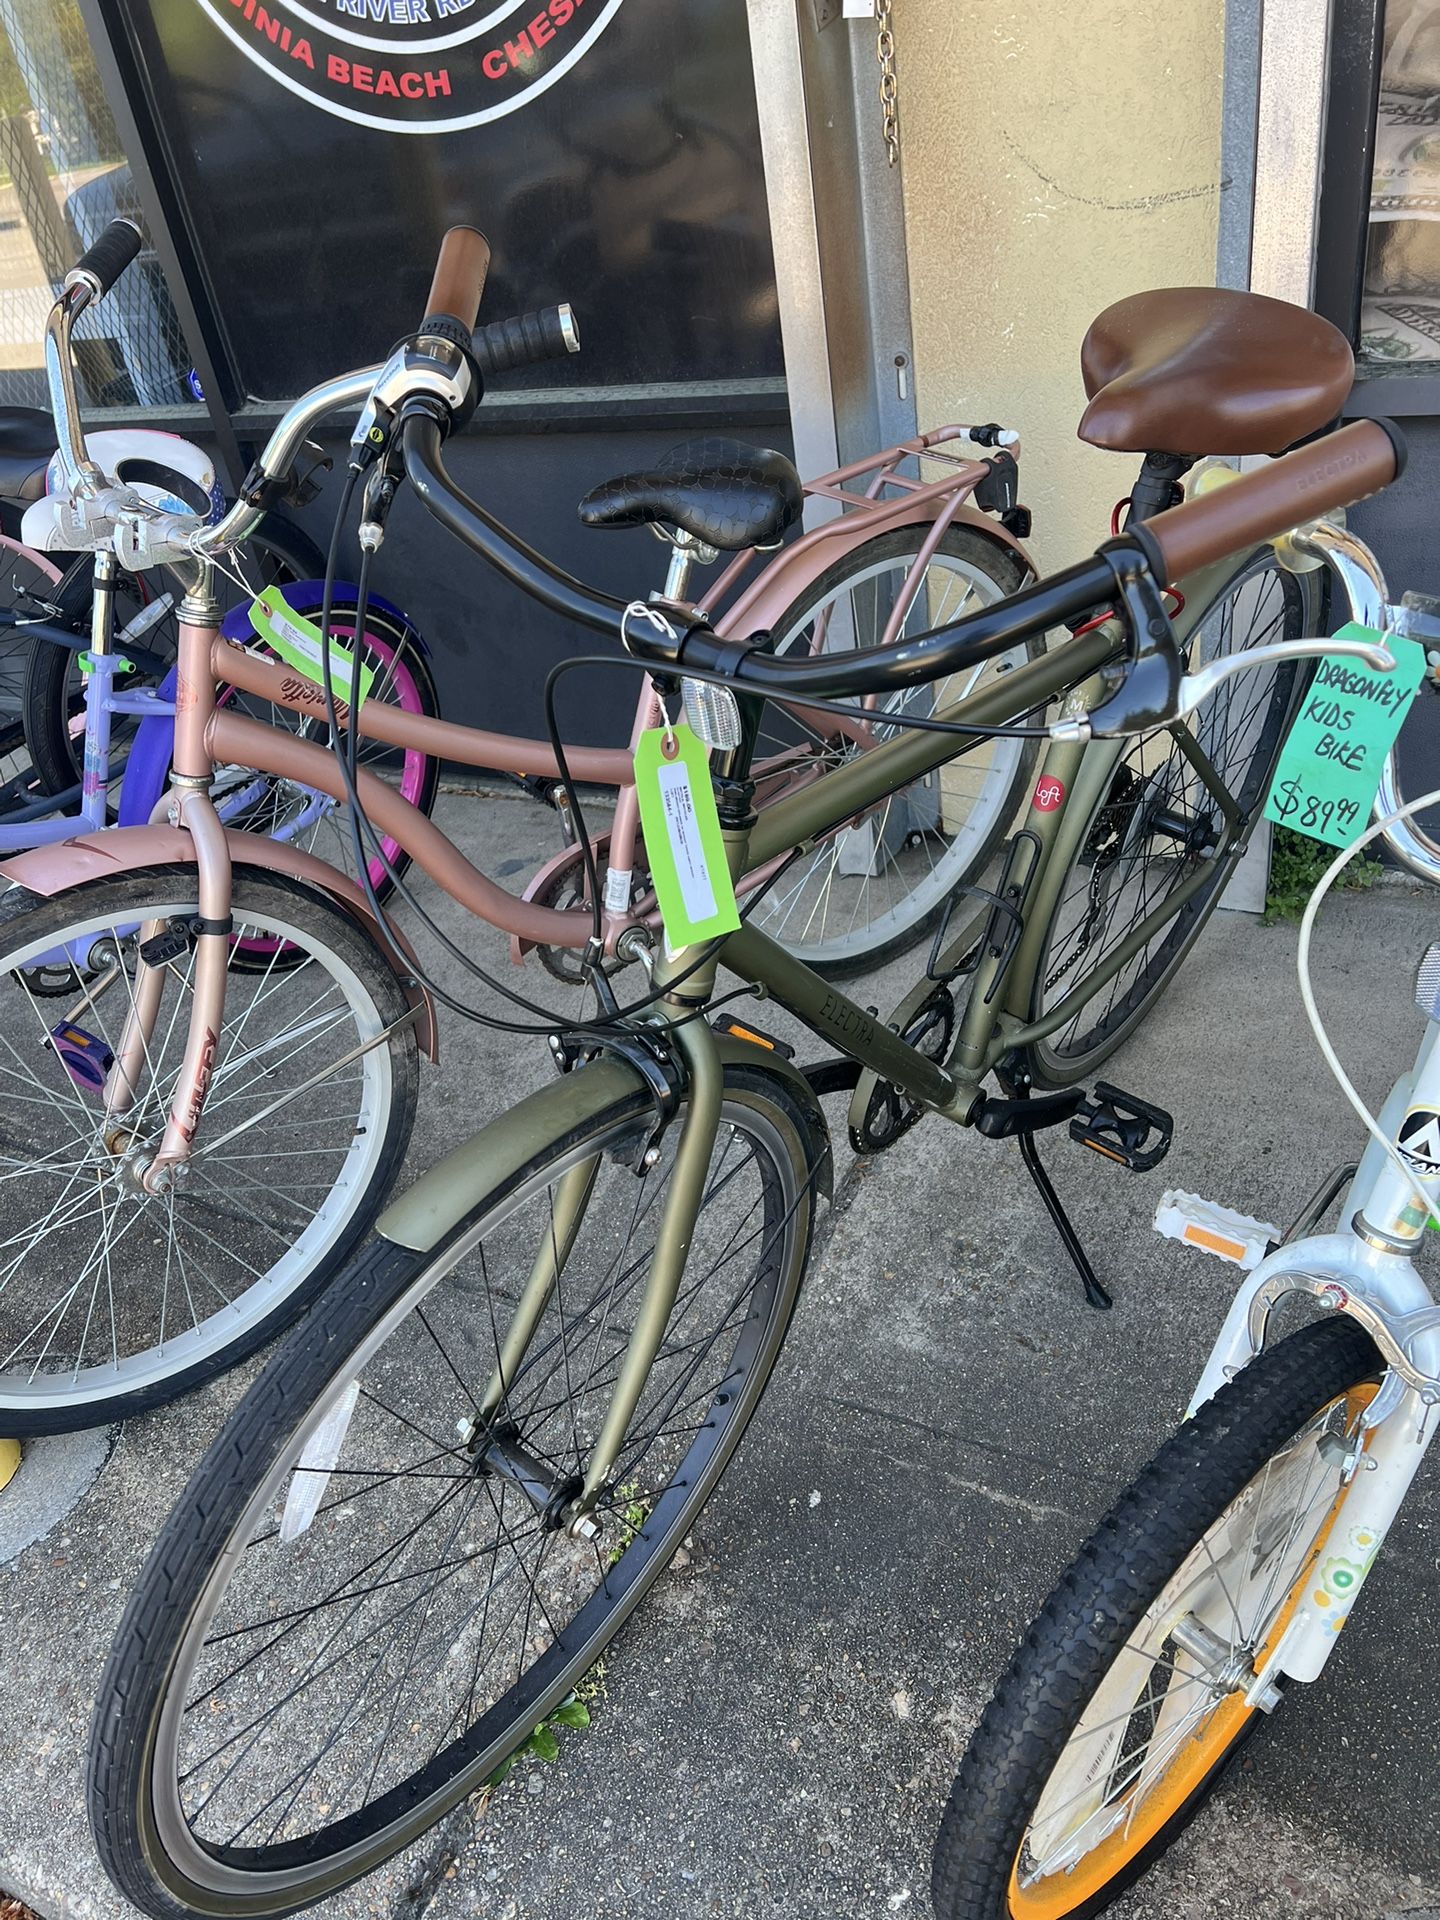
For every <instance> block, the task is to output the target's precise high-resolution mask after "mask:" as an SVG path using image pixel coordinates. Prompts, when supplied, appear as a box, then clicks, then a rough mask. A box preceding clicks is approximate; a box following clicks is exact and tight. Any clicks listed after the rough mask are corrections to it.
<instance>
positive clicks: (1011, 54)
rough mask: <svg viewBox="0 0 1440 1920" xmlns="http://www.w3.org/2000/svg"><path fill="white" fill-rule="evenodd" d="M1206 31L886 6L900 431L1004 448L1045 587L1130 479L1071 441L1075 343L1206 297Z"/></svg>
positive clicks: (1190, 11) (1029, 2)
mask: <svg viewBox="0 0 1440 1920" xmlns="http://www.w3.org/2000/svg"><path fill="white" fill-rule="evenodd" d="M1224 14H1225V8H1224V0H1183V4H1182V5H1180V6H1171V7H1157V8H1147V7H1140V6H1136V5H1134V4H1133V0H1067V3H1066V4H1058V3H1057V0H896V5H895V37H896V43H897V49H898V55H899V78H900V108H901V117H902V127H903V133H902V140H903V151H904V166H905V202H906V230H907V241H908V246H909V253H910V278H911V295H912V302H913V320H914V329H915V364H916V381H917V398H918V402H919V413H920V423H921V425H922V426H931V425H935V424H938V423H939V422H941V421H944V420H967V421H978V420H989V419H999V420H1001V421H1003V422H1004V423H1005V424H1006V425H1007V426H1016V427H1018V428H1019V429H1020V431H1021V433H1022V434H1023V436H1024V442H1025V444H1024V449H1023V453H1022V468H1021V471H1022V479H1023V486H1022V498H1023V499H1024V500H1025V502H1026V504H1027V505H1029V506H1030V507H1032V508H1033V509H1034V512H1035V535H1034V542H1033V544H1034V549H1035V552H1036V555H1037V557H1038V558H1039V559H1040V561H1041V562H1042V564H1044V565H1046V566H1055V565H1061V564H1063V563H1064V562H1066V561H1067V560H1071V559H1075V558H1077V557H1078V556H1079V555H1080V554H1081V553H1082V552H1084V551H1085V549H1086V548H1087V547H1090V546H1093V545H1094V542H1095V540H1096V539H1098V538H1099V537H1101V535H1102V534H1103V533H1104V531H1105V529H1106V516H1107V515H1108V512H1109V508H1110V505H1111V503H1112V502H1113V501H1114V500H1115V499H1116V498H1117V497H1118V496H1120V495H1122V494H1124V493H1125V492H1127V491H1128V488H1129V483H1130V480H1131V478H1132V477H1133V474H1134V471H1135V467H1136V463H1135V461H1134V460H1132V459H1130V458H1129V457H1128V456H1125V455H1120V454H1113V453H1100V452H1098V451H1096V450H1094V449H1092V448H1088V447H1084V446H1082V445H1081V444H1080V443H1079V442H1078V441H1077V440H1076V438H1075V427H1076V423H1077V422H1078V420H1079V417H1080V413H1081V411H1082V408H1083V406H1084V397H1085V396H1084V389H1083V387H1082V385H1081V382H1080V371H1079V346H1080V341H1081V338H1082V336H1083V335H1084V332H1085V328H1086V327H1087V325H1088V324H1089V322H1090V321H1091V320H1092V319H1093V318H1094V316H1095V315H1096V314H1097V313H1099V312H1100V311H1101V309H1102V308H1103V307H1105V306H1106V305H1108V304H1109V302H1110V301H1112V300H1115V299H1118V298H1119V297H1120V296H1121V295H1122V294H1126V293H1133V292H1137V291H1139V290H1141V289H1142V288H1145V287H1151V286H1166V285H1197V284H1203V285H1212V284H1213V283H1214V277H1215V241H1216V218H1217V204H1218V198H1219V187H1220V102H1221V79H1222V66H1223V54H1224ZM877 112H878V108H877Z"/></svg>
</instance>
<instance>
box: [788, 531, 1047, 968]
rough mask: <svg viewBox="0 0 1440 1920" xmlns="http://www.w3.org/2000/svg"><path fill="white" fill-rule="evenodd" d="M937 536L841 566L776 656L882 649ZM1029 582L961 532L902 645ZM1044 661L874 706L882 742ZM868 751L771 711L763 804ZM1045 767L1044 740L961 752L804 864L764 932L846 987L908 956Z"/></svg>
mask: <svg viewBox="0 0 1440 1920" xmlns="http://www.w3.org/2000/svg"><path fill="white" fill-rule="evenodd" d="M925 535H926V529H925V528H924V527H901V528H897V529H896V530H895V531H894V532H892V533H885V534H881V535H879V536H878V537H877V538H876V539H874V540H870V541H867V542H866V543H865V544H864V545H863V546H860V547H857V548H856V549H855V551H854V552H853V553H849V554H846V555H845V556H844V558H843V559H840V560H837V561H836V563H835V565H834V566H833V567H831V568H830V569H829V570H828V571H827V572H826V573H824V574H822V575H821V577H820V578H819V579H818V580H817V581H816V582H815V584H814V586H813V587H812V588H811V589H810V591H809V592H808V593H807V594H806V595H805V596H804V598H803V599H802V600H800V601H798V602H797V603H796V604H795V605H794V606H793V607H791V608H790V609H789V610H788V611H787V612H786V613H785V614H783V615H782V616H781V618H780V619H779V620H777V621H776V622H775V626H774V633H775V646H776V652H777V653H779V654H782V655H783V654H805V653H813V652H825V651H830V652H843V651H845V650H847V649H850V648H856V647H858V648H869V647H874V646H878V645H879V644H880V642H881V641H882V639H883V638H884V635H885V629H886V625H887V622H888V620H889V618H890V615H891V612H892V611H893V609H894V607H895V606H896V604H897V600H898V596H899V594H900V590H901V588H902V586H903V585H904V583H905V581H906V577H907V575H908V574H909V572H910V570H911V568H912V567H913V566H914V564H915V561H916V559H917V557H918V555H919V551H920V548H921V546H922V544H923V542H924V539H925ZM1025 577H1026V576H1025V573H1024V569H1023V567H1022V564H1021V562H1020V561H1019V559H1018V558H1017V557H1016V556H1015V554H1014V553H1013V552H1012V551H1011V550H1010V549H1009V548H1008V547H1004V546H1002V545H1001V544H1000V543H999V542H998V541H996V540H992V539H988V538H987V537H986V536H985V535H984V534H982V533H980V532H978V531H976V530H975V529H974V528H971V527H968V526H952V527H950V528H948V529H947V531H946V532H945V534H944V536H943V537H942V539H941V541H940V545H939V547H938V548H937V550H936V552H935V554H934V556H933V557H932V558H931V560H930V562H929V564H928V567H927V569H926V573H925V577H924V579H923V581H922V582H921V585H920V588H919V590H918V592H917V593H916V594H915V597H914V600H913V602H912V603H911V605H910V607H909V609H908V611H907V613H906V615H905V619H904V621H903V623H902V624H901V627H900V630H899V634H898V635H897V638H899V637H905V636H907V635H911V634H917V633H922V632H924V631H925V630H926V629H927V628H929V627H934V626H940V625H943V624H944V622H945V621H947V620H955V619H958V618H960V616H961V615H962V614H965V613H970V612H974V611H975V610H976V609H977V608H979V607H984V606H991V605H993V604H994V603H995V602H996V601H997V600H1002V599H1004V598H1005V596H1006V595H1007V594H1010V593H1014V592H1015V590H1016V589H1017V588H1018V587H1019V586H1021V585H1022V584H1023V582H1024V579H1025ZM1043 651H1044V642H1043V640H1033V641H1031V642H1029V643H1028V645H1027V646H1023V647H1016V648H1014V649H1013V650H1012V651H1011V652H1009V653H1005V654H1001V655H998V656H997V657H996V658H995V659H993V660H988V661H985V662H983V663H982V664H980V665H979V666H977V667H975V668H974V669H973V670H972V671H971V672H969V673H967V674H963V675H955V676H953V677H952V678H951V679H950V680H949V681H946V682H942V683H940V684H937V685H934V686H924V687H914V688H911V689H909V690H908V691H906V692H902V693H898V694H894V695H891V696H889V697H887V698H886V699H884V700H883V701H881V702H880V703H879V704H878V705H877V707H876V722H875V728H874V734H875V741H876V744H877V745H878V744H880V743H881V742H883V741H885V740H887V739H890V738H892V737H893V736H894V734H895V733H896V732H897V731H898V728H897V726H896V724H895V722H894V721H893V720H891V721H887V720H886V718H885V716H886V715H887V714H896V715H899V714H914V715H918V716H919V717H921V718H926V717H928V716H929V715H930V714H933V713H934V712H935V710H936V708H937V707H938V706H940V705H943V704H946V703H948V702H950V701H953V700H956V699H958V698H960V697H961V696H962V695H963V694H968V693H973V692H975V691H977V690H978V689H980V688H982V687H984V686H988V685H989V684H990V683H991V682H992V681H993V680H994V678H995V677H996V676H997V675H1003V674H1005V673H1008V672H1010V671H1012V670H1013V669H1014V668H1015V667H1017V666H1020V665H1022V664H1023V663H1024V661H1025V660H1026V659H1027V658H1034V657H1037V656H1038V655H1039V654H1041V653H1043ZM860 751H862V749H860V748H859V747H857V746H856V745H855V743H854V742H852V741H848V740H847V739H845V738H844V737H843V736H841V735H838V734H833V733H827V732H825V731H823V721H822V719H821V716H820V715H818V714H815V713H813V712H812V713H810V714H809V715H808V716H807V715H806V714H804V713H803V712H799V713H797V712H794V711H791V710H789V709H785V708H781V707H779V706H776V705H774V704H772V705H770V706H768V707H767V708H766V710H765V718H764V720H763V722H762V731H761V736H760V741H759V743H758V746H757V755H756V768H755V771H756V775H757V779H758V781H759V782H760V796H759V797H760V800H761V803H762V804H763V803H764V802H765V800H766V799H767V798H769V797H774V796H775V795H776V794H778V793H783V792H784V791H785V790H786V787H787V785H789V784H790V783H792V782H794V781H796V780H799V779H806V780H808V779H813V778H814V777H815V774H816V772H817V771H819V772H822V773H823V772H825V771H828V770H829V769H830V768H832V767H835V766H838V765H840V764H841V763H842V762H844V761H846V760H849V759H852V758H854V757H855V755H856V754H857V753H859V752H860ZM1034 762H1035V743H1034V742H1033V741H1020V740H995V741H976V742H974V743H973V744H972V745H970V746H968V747H967V746H958V748H957V752H956V755H955V757H954V758H953V759H951V760H949V761H947V762H946V764H945V765H944V766H943V767H942V768H940V769H939V770H938V771H937V772H935V773H932V774H929V775H927V776H926V777H925V778H924V779H922V780H916V781H912V782H911V784H910V785H909V786H907V787H902V788H901V789H900V791H899V792H898V793H893V794H890V795H889V796H888V797H887V798H886V799H884V800H883V801H881V802H880V803H879V804H878V805H877V806H876V807H874V808H873V809H872V810H871V812H870V813H869V814H868V815H867V816H866V817H865V818H864V819H863V820H861V821H860V822H859V823H858V824H856V825H854V826H850V827H846V828H842V829H841V830H840V831H839V832H838V833H836V834H833V835H831V836H830V837H829V838H828V839H826V840H823V841H822V842H821V843H820V844H819V845H818V846H817V847H816V848H815V850H814V851H813V852H812V853H811V854H809V855H808V856H806V857H805V858H803V859H801V860H799V861H797V862H796V863H795V865H794V866H793V867H792V868H791V869H790V870H789V872H788V873H786V874H785V876H784V877H783V879H782V880H781V881H780V882H779V883H778V884H777V885H776V886H775V888H774V889H773V890H772V892H770V893H769V894H768V895H766V897H765V898H764V899H763V900H762V901H761V902H760V904H759V905H758V906H757V907H756V909H755V911H754V914H753V923H754V925H756V926H757V927H760V928H762V929H763V930H764V931H765V932H766V933H768V934H769V935H770V936H771V937H772V938H773V939H776V940H779V941H781V942H782V944H783V945H784V946H786V947H787V948H788V949H789V950H790V952H792V953H794V954H798V956H799V957H800V958H801V959H802V960H803V961H805V963H806V964H807V965H808V966H812V967H816V968H818V969H819V971H820V972H822V973H824V974H827V975H830V976H832V977H834V978H844V977H845V976H847V975H849V974H854V973H863V972H865V971H866V970H868V969H869V968H871V967H875V966H878V965H879V964H880V962H881V961H883V960H887V959H889V958H891V957H892V956H893V955H894V954H897V953H903V952H905V951H906V949H907V948H909V947H912V946H914V945H916V943H917V942H918V941H920V940H921V939H923V938H924V936H925V934H926V933H927V932H928V931H929V930H930V929H931V928H932V927H933V926H934V925H935V923H936V922H937V921H938V919H939V917H940V914H941V913H942V912H943V910H944V906H945V902H946V901H947V900H948V899H949V898H950V896H951V894H952V893H953V892H954V891H955V888H956V887H957V886H958V885H960V883H961V882H962V881H964V880H966V879H967V878H973V877H978V875H979V873H980V872H981V871H982V870H983V868H984V866H985V863H986V861H987V860H988V859H989V858H990V855H991V854H992V853H993V852H994V850H995V848H996V846H997V845H998V844H999V841H1000V839H1001V837H1002V836H1003V834H1004V833H1005V831H1006V829H1007V828H1008V827H1009V826H1010V824H1011V822H1012V820H1013V819H1014V817H1015V813H1016V810H1017V808H1018V807H1019V804H1020V802H1021V800H1022V799H1023V798H1024V796H1025V793H1026V792H1027V790H1028V788H1027V783H1028V778H1029V775H1030V773H1031V770H1032V768H1033V766H1034Z"/></svg>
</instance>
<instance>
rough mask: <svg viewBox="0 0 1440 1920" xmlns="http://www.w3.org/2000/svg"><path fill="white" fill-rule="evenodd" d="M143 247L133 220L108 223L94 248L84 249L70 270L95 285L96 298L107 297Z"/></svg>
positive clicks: (141, 236) (141, 237) (140, 235)
mask: <svg viewBox="0 0 1440 1920" xmlns="http://www.w3.org/2000/svg"><path fill="white" fill-rule="evenodd" d="M144 244H145V242H144V237H143V235H142V234H141V232H140V229H139V227H137V226H136V224H135V222H134V221H133V220H112V221H111V222H110V224H109V226H108V227H106V229H105V231H104V232H103V233H102V234H101V236H100V238H99V239H98V240H97V241H96V242H95V244H94V246H92V247H87V248H86V249H85V251H84V253H82V254H81V256H80V258H79V259H78V260H77V261H76V262H75V265H74V266H73V267H72V268H71V272H72V273H75V274H81V273H83V274H87V275H89V276H90V278H92V279H93V280H94V281H95V283H96V288H97V293H96V298H97V299H99V298H102V297H103V296H104V295H105V294H107V293H108V292H109V291H110V289H111V287H113V286H114V284H115V282H116V281H117V280H118V279H119V278H120V276H121V274H122V273H123V272H124V271H125V269H126V268H127V267H128V266H129V265H130V262H131V261H132V260H133V259H134V258H135V257H136V255H137V254H138V253H139V251H140V249H141V247H142V246H143V245H144Z"/></svg>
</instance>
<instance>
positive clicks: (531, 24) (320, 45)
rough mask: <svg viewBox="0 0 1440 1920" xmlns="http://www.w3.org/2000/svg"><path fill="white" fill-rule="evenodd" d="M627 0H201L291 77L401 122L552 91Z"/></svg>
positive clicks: (456, 115)
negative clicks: (497, 2)
mask: <svg viewBox="0 0 1440 1920" xmlns="http://www.w3.org/2000/svg"><path fill="white" fill-rule="evenodd" d="M622 3H623V0H500V4H498V5H497V4H495V3H494V0H268V3H265V4H262V0H196V4H197V5H199V6H201V7H202V8H203V9H204V11H205V12H206V13H208V14H209V15H210V17H211V18H212V19H213V20H214V22H215V24H216V25H217V26H218V27H219V29H220V31H221V32H222V33H223V34H225V35H226V37H227V38H228V39H229V40H231V41H232V42H233V43H234V44H235V45H236V46H237V47H239V49H240V50H241V52H242V53H244V54H245V55H246V56H247V57H248V58H249V59H251V60H253V61H255V62H256V64H257V65H259V66H261V67H263V68H265V69H266V70H267V71H268V72H269V73H270V74H271V75H272V76H273V77H274V78H275V79H276V80H277V81H278V82H279V83H280V85H281V86H283V87H287V88H289V90H290V91H291V92H292V93H295V94H298V95H300V96H301V97H302V98H303V99H305V100H308V101H310V102H312V103H313V104H314V105H315V106H317V107H323V108H324V109H325V111H326V112H327V113H334V114H338V115H340V116H341V118H343V119H346V120H353V121H355V122H357V123H359V124H360V125H362V126H375V127H384V128H386V129H388V130H390V131H392V132H396V133H431V134H433V133H449V132H453V131H454V130H456V129H457V128H461V127H476V126H482V125H483V124H484V123H485V122H486V121H490V120H498V119H500V118H502V117H503V116H504V115H505V114H508V113H513V112H514V111H515V110H516V108H517V107H522V106H524V105H525V104H526V103H527V102H528V101H530V100H533V99H535V98H536V97H537V95H539V94H542V93H545V92H546V91H547V90H548V89H549V88H550V87H552V86H554V85H555V83H556V82H557V81H559V80H562V79H563V78H564V76H565V75H566V74H567V73H568V72H569V71H570V69H571V68H572V67H573V66H574V65H575V64H576V62H577V61H579V60H581V59H583V57H584V55H585V54H586V53H587V52H588V51H589V49H590V48H591V47H592V46H593V45H594V43H595V41H596V40H597V39H598V38H599V37H600V35H601V34H602V33H603V32H604V31H605V28H606V27H607V26H608V25H609V24H610V22H611V21H612V20H613V19H614V17H615V15H616V14H617V13H618V12H619V10H620V7H621V5H622Z"/></svg>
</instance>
